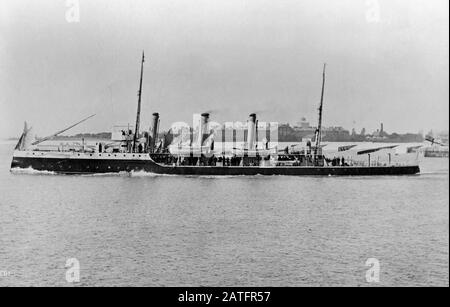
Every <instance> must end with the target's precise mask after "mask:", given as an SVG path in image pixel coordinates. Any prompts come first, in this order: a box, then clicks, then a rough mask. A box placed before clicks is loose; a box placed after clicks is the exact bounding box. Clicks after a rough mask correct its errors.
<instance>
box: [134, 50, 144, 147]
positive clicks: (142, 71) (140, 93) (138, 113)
mask: <svg viewBox="0 0 450 307" xmlns="http://www.w3.org/2000/svg"><path fill="white" fill-rule="evenodd" d="M143 76H144V51H142V62H141V79H140V81H139V91H138V106H137V112H136V128H135V129H134V137H133V149H132V151H133V152H136V141H137V138H138V136H139V125H140V121H141V96H142V77H143Z"/></svg>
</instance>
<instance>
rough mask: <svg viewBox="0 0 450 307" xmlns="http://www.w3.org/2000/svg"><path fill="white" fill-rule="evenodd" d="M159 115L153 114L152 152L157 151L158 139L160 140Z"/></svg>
mask: <svg viewBox="0 0 450 307" xmlns="http://www.w3.org/2000/svg"><path fill="white" fill-rule="evenodd" d="M158 129H159V113H153V117H152V126H151V139H150V152H154V151H155V145H156V139H157V138H158Z"/></svg>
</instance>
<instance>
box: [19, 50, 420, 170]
mask: <svg viewBox="0 0 450 307" xmlns="http://www.w3.org/2000/svg"><path fill="white" fill-rule="evenodd" d="M144 59H145V57H144V53H143V54H142V60H141V63H140V64H141V65H140V66H141V67H140V68H141V70H140V81H139V90H138V104H137V112H136V121H135V125H134V130H132V129H130V128H129V127H127V128H125V127H123V128H122V129H116V131H114V132H113V133H112V136H111V141H110V142H108V143H105V142H100V141H99V142H96V143H95V145H90V144H87V143H86V142H85V141H84V140H82V143H81V144H80V143H75V144H71V145H68V144H66V145H60V146H57V147H55V146H53V147H52V146H43V143H44V142H46V141H51V140H53V139H54V138H56V137H57V136H58V135H60V134H62V133H64V132H65V131H67V130H69V129H71V128H73V127H75V126H77V125H79V124H81V123H82V122H84V121H86V120H88V119H89V118H91V117H92V116H94V115H91V116H89V117H87V118H85V119H83V120H81V121H79V122H77V123H75V124H73V125H71V126H69V127H67V128H65V129H63V130H60V131H58V132H56V133H54V134H52V135H50V136H47V137H44V138H41V139H36V140H32V139H31V136H30V134H31V133H30V130H31V129H30V128H28V126H27V124H26V123H25V127H24V130H23V133H22V135H21V137H20V139H19V141H18V143H17V145H16V147H15V149H14V152H13V157H12V162H11V170H15V169H33V170H38V171H48V172H54V173H62V174H96V173H120V172H127V173H129V172H141V171H143V172H149V173H155V174H168V175H195V176H227V175H228V176H230V175H231V176H235V175H249V176H254V175H286V176H380V175H413V174H417V173H419V172H420V169H419V166H418V165H417V164H406V165H404V164H402V165H399V164H393V163H391V161H390V159H389V162H388V163H384V164H380V163H377V161H371V158H370V157H371V154H372V153H374V152H377V151H379V150H383V149H386V146H384V147H378V148H371V149H367V150H362V151H360V152H358V154H360V155H365V156H367V163H366V164H365V165H361V164H360V163H356V162H355V163H354V162H352V161H349V160H344V158H329V157H326V155H324V153H323V147H324V145H323V144H322V143H321V140H322V113H323V102H324V90H325V68H326V65H324V67H323V74H322V88H321V95H320V104H319V108H318V126H317V129H316V131H315V136H314V139H313V140H308V141H307V142H306V144H303V143H302V144H300V143H299V144H298V145H297V146H292V147H286V148H284V149H279V148H278V146H277V143H276V142H274V141H273V140H272V141H271V140H270V138H266V139H264V140H263V141H259V140H258V135H259V133H258V127H259V124H258V120H257V118H256V114H255V113H252V114H250V115H249V117H248V120H247V122H246V134H245V137H246V140H245V142H244V145H243V146H241V147H240V148H238V147H233V148H231V149H228V150H227V149H225V146H221V147H220V148H217V147H218V146H215V145H214V144H215V143H218V141H219V140H217V139H218V137H217V134H216V133H214V131H213V130H211V129H210V127H209V124H210V114H209V113H203V114H201V116H200V121H199V125H198V127H197V129H196V131H195V135H194V130H193V128H190V130H189V140H188V141H187V142H182V141H179V142H177V141H175V140H174V138H173V135H172V137H168V135H164V136H163V137H161V136H160V134H159V126H160V115H159V113H153V115H152V122H151V125H150V128H149V129H148V130H147V131H143V132H142V133H141V131H140V116H141V97H142V80H143V73H144ZM224 131H225V129H223V130H222V135H221V141H222V144H224V141H227V140H226V138H225V132H224ZM194 137H195V139H194ZM233 140H235V139H233ZM215 141H216V142H215ZM261 144H262V145H261ZM353 147H354V146H353V145H352V146H344V147H342V148H340V149H339V151H346V150H351V149H352V148H353ZM388 147H389V148H394V147H395V146H388ZM389 157H390V156H389Z"/></svg>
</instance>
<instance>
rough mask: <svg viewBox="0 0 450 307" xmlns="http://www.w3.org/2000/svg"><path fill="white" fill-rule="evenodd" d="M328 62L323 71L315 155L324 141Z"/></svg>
mask: <svg viewBox="0 0 450 307" xmlns="http://www.w3.org/2000/svg"><path fill="white" fill-rule="evenodd" d="M326 67H327V64H323V73H322V93H321V95H320V106H319V123H318V125H317V130H316V148H315V149H314V153H315V155H317V151H318V149H319V146H320V142H321V141H322V110H323V94H324V91H325V69H326Z"/></svg>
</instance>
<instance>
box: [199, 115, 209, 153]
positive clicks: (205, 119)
mask: <svg viewBox="0 0 450 307" xmlns="http://www.w3.org/2000/svg"><path fill="white" fill-rule="evenodd" d="M208 136H209V113H202V117H201V119H200V127H199V129H198V142H199V144H198V146H199V147H200V146H202V145H203V142H205V140H206V139H207V138H208Z"/></svg>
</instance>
